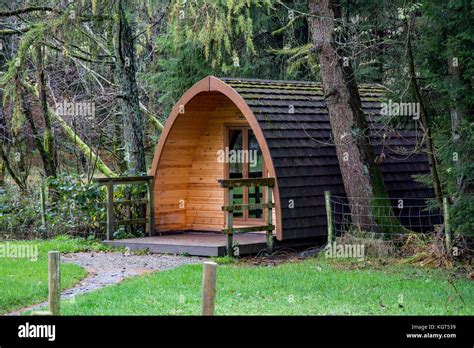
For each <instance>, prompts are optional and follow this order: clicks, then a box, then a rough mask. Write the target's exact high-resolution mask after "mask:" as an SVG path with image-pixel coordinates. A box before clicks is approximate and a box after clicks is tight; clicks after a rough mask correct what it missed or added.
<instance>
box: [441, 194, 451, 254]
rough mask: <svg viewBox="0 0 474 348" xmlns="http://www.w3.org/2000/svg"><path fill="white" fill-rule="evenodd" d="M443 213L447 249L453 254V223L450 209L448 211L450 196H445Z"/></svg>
mask: <svg viewBox="0 0 474 348" xmlns="http://www.w3.org/2000/svg"><path fill="white" fill-rule="evenodd" d="M443 213H444V236H445V240H446V250H447V253H448V255H450V254H451V249H452V247H453V245H452V238H451V237H452V236H451V223H450V221H449V211H448V198H447V197H443Z"/></svg>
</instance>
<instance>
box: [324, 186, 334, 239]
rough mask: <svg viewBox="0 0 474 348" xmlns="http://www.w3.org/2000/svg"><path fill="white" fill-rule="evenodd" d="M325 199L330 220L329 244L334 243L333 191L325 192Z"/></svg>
mask: <svg viewBox="0 0 474 348" xmlns="http://www.w3.org/2000/svg"><path fill="white" fill-rule="evenodd" d="M324 198H325V202H326V214H327V220H328V244H329V243H332V241H333V238H334V237H333V226H332V223H333V222H332V209H331V191H324Z"/></svg>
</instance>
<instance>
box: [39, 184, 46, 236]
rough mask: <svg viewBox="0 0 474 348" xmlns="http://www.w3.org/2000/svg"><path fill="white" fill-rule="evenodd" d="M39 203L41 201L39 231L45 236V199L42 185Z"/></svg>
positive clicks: (42, 185)
mask: <svg viewBox="0 0 474 348" xmlns="http://www.w3.org/2000/svg"><path fill="white" fill-rule="evenodd" d="M40 201H41V229H42V230H43V231H44V232H45V234H46V197H45V192H44V183H41V185H40Z"/></svg>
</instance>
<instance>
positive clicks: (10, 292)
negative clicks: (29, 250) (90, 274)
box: [0, 236, 106, 314]
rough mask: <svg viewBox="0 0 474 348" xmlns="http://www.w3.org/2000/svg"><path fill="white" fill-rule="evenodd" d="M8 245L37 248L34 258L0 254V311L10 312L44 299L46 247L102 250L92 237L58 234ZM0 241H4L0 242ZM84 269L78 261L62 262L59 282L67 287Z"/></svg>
mask: <svg viewBox="0 0 474 348" xmlns="http://www.w3.org/2000/svg"><path fill="white" fill-rule="evenodd" d="M8 243H9V244H10V245H31V246H36V247H37V248H38V249H37V250H38V259H37V261H32V260H29V259H24V258H23V259H20V258H8V257H1V258H0V314H5V313H9V312H12V311H14V310H17V309H20V308H22V307H25V306H29V305H33V304H35V303H39V302H42V301H46V300H47V296H48V260H47V258H48V256H47V255H48V251H51V250H56V251H60V252H61V253H71V252H79V251H85V250H105V249H106V248H105V247H104V246H103V245H102V244H100V243H98V242H93V241H88V240H85V239H78V238H70V237H66V236H60V237H57V238H54V239H51V240H48V241H38V240H33V241H21V242H20V241H18V242H8ZM0 245H6V243H5V242H0ZM86 275H87V272H86V271H85V270H84V269H83V268H82V267H79V266H77V265H73V264H69V263H63V264H62V265H61V286H62V288H63V289H67V288H70V287H71V286H73V285H74V284H75V283H77V282H78V281H80V280H81V279H83V278H84V277H85V276H86Z"/></svg>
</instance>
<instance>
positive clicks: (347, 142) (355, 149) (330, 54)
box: [309, 0, 392, 230]
mask: <svg viewBox="0 0 474 348" xmlns="http://www.w3.org/2000/svg"><path fill="white" fill-rule="evenodd" d="M309 9H310V13H311V17H310V18H309V25H310V30H311V38H312V44H313V47H314V50H315V52H316V54H317V59H318V64H319V67H320V74H321V81H322V87H323V90H324V93H325V99H326V105H327V108H328V113H329V120H330V123H331V128H332V132H333V136H334V143H335V145H336V153H337V157H338V160H339V167H340V170H341V174H342V179H343V182H344V188H345V191H346V194H347V197H348V200H349V205H350V208H351V212H352V216H353V221H352V223H353V224H354V225H355V226H356V227H358V228H359V229H363V230H367V229H372V228H373V227H375V224H376V221H374V220H376V219H377V217H376V216H373V212H372V211H371V206H372V204H373V200H374V198H382V201H380V200H378V201H377V206H380V205H383V204H380V203H381V202H384V204H385V209H384V210H385V212H384V213H383V216H384V217H390V216H392V213H391V207H390V202H389V201H388V199H385V198H387V197H388V194H387V190H386V188H385V185H384V183H383V179H382V175H381V173H380V170H379V168H378V165H377V164H376V163H375V161H374V159H375V153H374V150H373V148H372V146H371V145H370V143H369V128H368V125H367V121H366V119H365V115H364V113H363V110H362V103H361V100H360V96H359V90H358V87H357V84H356V82H355V78H354V74H353V71H352V68H351V67H350V64H344V66H343V59H342V58H341V57H339V56H338V52H337V47H336V46H335V45H336V44H335V41H334V38H333V33H334V27H335V18H337V17H335V13H336V15H338V14H339V9H338V8H337V7H336V6H335V4H334V1H331V0H309ZM377 213H379V211H378V212H377ZM379 215H380V214H379Z"/></svg>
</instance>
